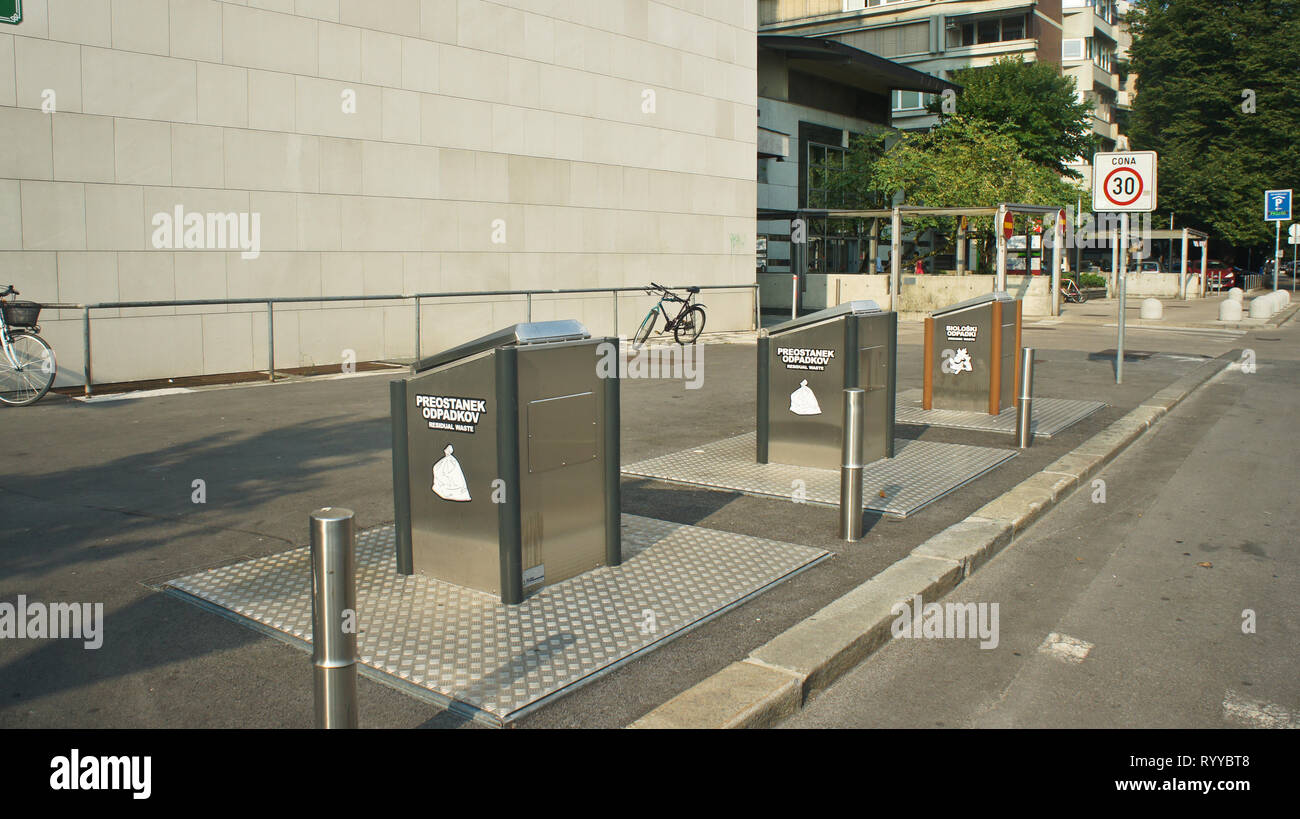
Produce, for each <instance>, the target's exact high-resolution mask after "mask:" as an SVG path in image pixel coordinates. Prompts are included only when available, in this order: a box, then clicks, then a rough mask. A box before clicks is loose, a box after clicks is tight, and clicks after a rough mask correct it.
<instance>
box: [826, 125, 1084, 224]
mask: <svg viewBox="0 0 1300 819" xmlns="http://www.w3.org/2000/svg"><path fill="white" fill-rule="evenodd" d="M886 141H887V137H884V136H869V137H861V138H859V139H857V140H855V141H854V142H853V144H852V145H851V146H850V150H849V154H848V157H847V161H846V168H845V170H844V171H843V172H841V173H839V174H837V175H836V176H835V177H834V179H833V180H832V185H833V186H835V187H836V188H838V189H840V190H841V191H843V192H844V197H845V198H846V199H849V200H853V201H860V202H868V201H871V202H892V201H893V200H894V198H895V196H896V195H897V194H899V193H901V194H902V204H905V205H923V206H927V207H990V206H993V205H997V204H999V203H1001V202H1022V203H1026V204H1033V205H1055V206H1058V207H1068V208H1069V209H1071V210H1072V209H1073V208H1074V205H1075V202H1076V200H1077V199H1078V198H1079V197H1080V196H1081V195H1082V191H1081V189H1080V188H1079V187H1077V186H1076V185H1075V184H1073V183H1071V182H1069V181H1067V180H1065V179H1063V178H1062V177H1061V175H1060V174H1059V173H1057V172H1056V171H1055V170H1053V169H1051V168H1047V167H1044V166H1043V165H1040V164H1038V163H1035V162H1033V161H1031V160H1030V159H1029V158H1028V157H1026V156H1025V155H1024V153H1023V152H1022V151H1021V148H1020V145H1019V143H1018V142H1017V141H1016V140H1015V139H1014V138H1013V137H1012V136H1010V135H1009V134H1007V133H1005V132H1003V131H1002V130H1001V129H998V128H995V127H992V126H991V125H989V124H988V123H986V122H984V121H982V120H975V119H966V118H965V117H961V116H955V117H950V118H948V119H947V120H946V121H945V122H944V123H943V124H942V125H940V126H938V127H936V128H934V129H933V130H931V131H928V132H919V133H904V134H902V135H901V136H898V137H897V139H896V141H894V142H893V143H892V144H891V145H889V147H888V150H885V149H884V146H885V144H886ZM908 227H909V229H917V230H925V229H929V228H934V229H936V230H938V231H940V232H941V233H944V234H946V235H948V236H952V235H953V234H954V233H955V227H956V220H955V219H952V218H941V217H929V218H924V219H912V220H909V223H908ZM968 228H969V229H970V230H972V231H991V230H992V229H993V220H992V217H987V216H986V217H980V218H977V219H972V220H970V222H969V224H968Z"/></svg>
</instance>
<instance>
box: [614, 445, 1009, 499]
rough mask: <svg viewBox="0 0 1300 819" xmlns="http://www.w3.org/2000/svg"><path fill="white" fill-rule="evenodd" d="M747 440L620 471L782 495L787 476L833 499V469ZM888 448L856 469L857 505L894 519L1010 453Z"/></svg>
mask: <svg viewBox="0 0 1300 819" xmlns="http://www.w3.org/2000/svg"><path fill="white" fill-rule="evenodd" d="M755 446H756V440H755V434H754V433H752V432H749V433H746V434H744V435H737V436H736V437H734V438H727V439H725V440H722V441H715V442H713V443H711V444H705V445H704V446H702V447H696V448H694V449H684V450H682V451H681V452H674V453H672V454H670V455H662V456H660V457H658V458H650V459H648V460H644V461H638V462H637V463H634V464H626V465H624V466H623V474H624V475H634V476H637V477H642V478H655V479H657V480H661V481H668V482H670V483H680V484H687V485H689V486H703V487H707V488H709V489H730V490H733V491H736V492H741V493H744V494H746V495H761V496H764V497H772V498H781V499H782V500H790V499H791V494H792V492H793V489H794V485H795V484H794V482H795V481H796V480H801V481H803V482H804V486H803V488H804V492H805V493H806V494H805V501H806V502H807V503H815V504H818V505H822V506H835V507H838V506H839V504H840V473H839V470H835V469H816V468H813V467H808V466H790V465H788V464H772V463H769V464H760V463H755V462H754V451H755ZM894 447H895V449H894V457H893V458H882V459H881V460H879V461H875V462H874V463H871V464H869V465H868V466H867V467H866V468H865V469H863V470H862V491H863V495H864V496H865V497H864V500H863V508H865V509H867V510H868V511H870V512H879V513H881V514H885V515H889V516H890V517H895V518H905V517H907V516H908V515H911V514H913V513H915V512H916V511H917V510H919V509H921V508H922V507H924V506H926V505H928V504H931V503H933V502H935V501H936V500H938V499H939V498H941V497H943V496H944V495H946V494H948V493H949V492H951V491H953V490H954V489H956V488H957V487H959V486H962V485H963V484H966V483H969V482H970V481H973V480H975V479H976V478H978V477H979V476H980V475H983V474H984V473H985V472H988V471H989V470H990V469H993V468H994V467H996V466H998V465H999V464H1002V463H1004V462H1005V461H1009V460H1010V459H1012V458H1014V457H1016V453H1015V451H1014V450H1009V449H992V448H990V447H983V446H967V445H966V444H944V443H937V442H934V441H911V440H904V439H897V440H896V441H895V444H894Z"/></svg>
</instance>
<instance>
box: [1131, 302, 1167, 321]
mask: <svg viewBox="0 0 1300 819" xmlns="http://www.w3.org/2000/svg"><path fill="white" fill-rule="evenodd" d="M1164 314H1165V306H1164V305H1163V304H1161V303H1160V299H1143V300H1142V308H1141V310H1139V311H1138V317H1139V318H1144V319H1158V318H1161V317H1163V316H1164Z"/></svg>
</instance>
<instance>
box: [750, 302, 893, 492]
mask: <svg viewBox="0 0 1300 819" xmlns="http://www.w3.org/2000/svg"><path fill="white" fill-rule="evenodd" d="M897 344H898V315H897V314H896V313H893V312H890V311H886V310H881V309H880V307H879V306H877V305H876V303H875V302H873V301H851V302H845V303H844V304H841V305H838V306H836V307H831V308H829V309H826V310H820V311H818V312H816V313H811V314H809V315H806V316H801V317H799V318H797V319H791V320H790V321H787V322H784V323H782V324H778V325H776V326H775V327H771V328H768V329H767V330H766V331H765V333H763V334H760V336H759V339H758V423H757V432H758V452H757V457H758V462H759V463H769V462H770V463H781V464H793V465H795V466H814V467H820V468H822V469H837V470H838V469H839V468H840V465H841V464H840V454H841V453H840V436H841V433H842V430H843V425H844V406H843V404H844V398H843V395H842V393H843V390H844V388H845V387H861V388H863V389H864V390H866V392H867V395H866V429H865V430H864V432H865V445H866V446H865V448H866V459H867V461H868V462H870V461H874V460H877V459H880V458H892V457H893V456H894V393H895V391H896V380H895V371H894V360H895V352H896V350H897Z"/></svg>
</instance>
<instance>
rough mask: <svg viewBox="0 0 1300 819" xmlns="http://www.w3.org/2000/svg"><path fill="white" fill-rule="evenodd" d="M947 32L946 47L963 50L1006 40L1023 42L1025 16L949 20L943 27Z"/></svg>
mask: <svg viewBox="0 0 1300 819" xmlns="http://www.w3.org/2000/svg"><path fill="white" fill-rule="evenodd" d="M945 29H946V30H947V40H946V42H947V47H948V48H964V47H966V46H973V45H983V44H985V43H1001V42H1005V41H1007V40H1023V39H1024V38H1025V36H1026V34H1025V32H1026V20H1025V15H1023V14H1017V15H1015V16H1014V17H985V18H982V19H976V20H972V19H970V18H955V19H950V20H949V21H948V23H947V25H946V26H945Z"/></svg>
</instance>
